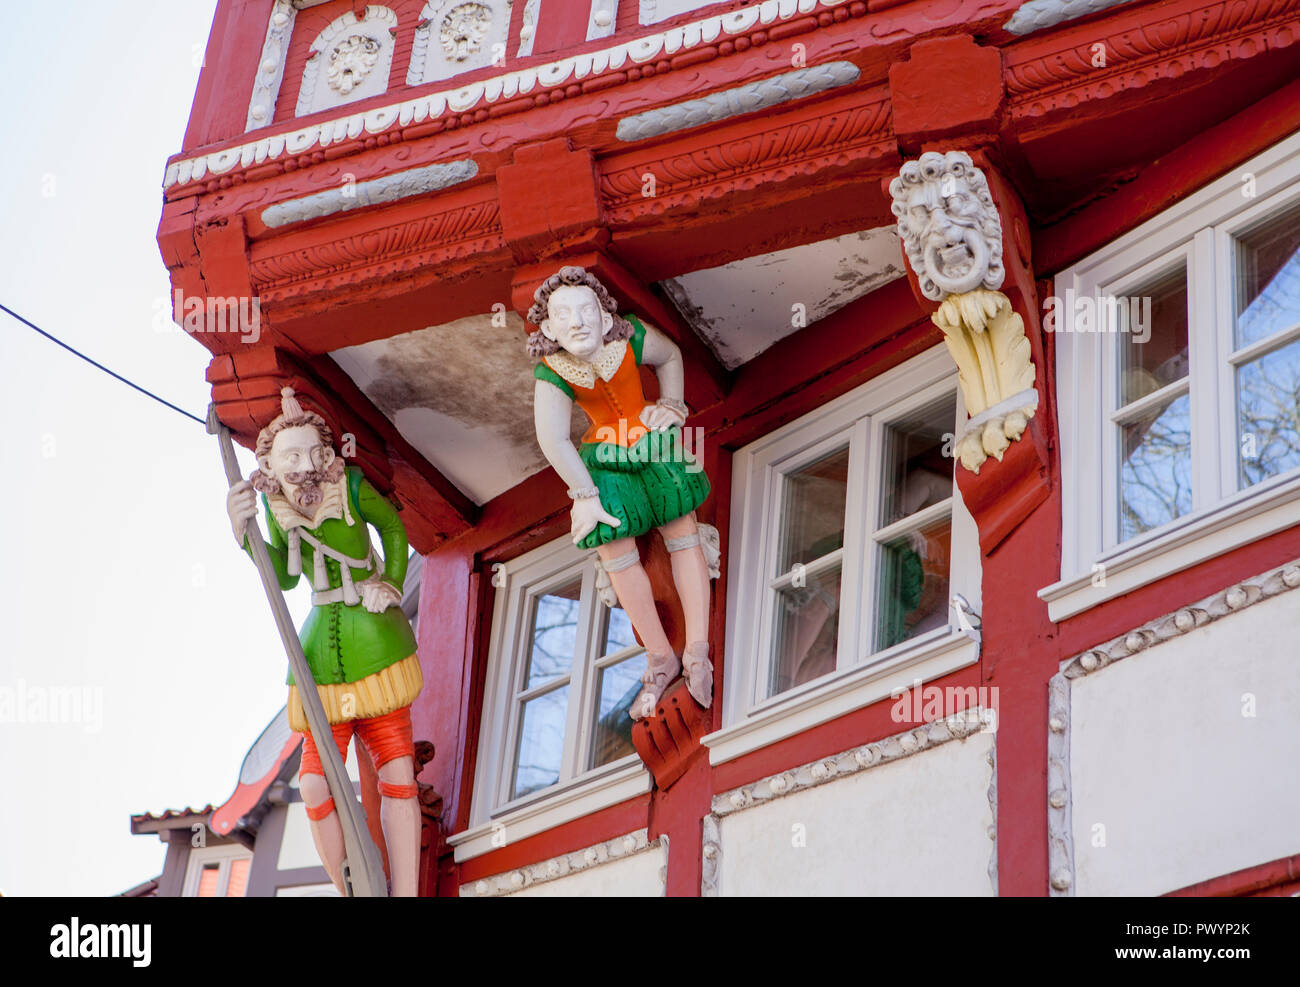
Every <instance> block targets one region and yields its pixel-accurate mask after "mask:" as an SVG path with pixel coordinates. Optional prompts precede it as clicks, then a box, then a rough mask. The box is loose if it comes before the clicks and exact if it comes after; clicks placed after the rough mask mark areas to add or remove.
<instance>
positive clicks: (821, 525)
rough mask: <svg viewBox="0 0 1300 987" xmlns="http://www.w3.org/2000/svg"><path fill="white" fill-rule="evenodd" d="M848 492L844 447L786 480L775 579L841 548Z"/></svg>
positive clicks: (847, 462)
mask: <svg viewBox="0 0 1300 987" xmlns="http://www.w3.org/2000/svg"><path fill="white" fill-rule="evenodd" d="M848 488H849V450H848V447H847V446H845V447H844V448H843V449H839V450H837V451H836V452H833V453H831V454H830V455H829V456H823V457H822V458H821V459H819V460H817V461H816V462H815V463H810V464H809V465H807V466H805V467H804V468H803V469H801V470H799V471H798V472H795V473H788V474H786V477H785V487H784V491H783V492H784V497H783V498H782V504H783V506H782V509H781V532H782V539H781V553H780V557H779V558H778V560H777V571H776V573H775V575H780V574H782V573H784V572H788V571H789V569H790V567H791V566H793V565H794V564H795V563H796V562H812V561H813V560H814V559H819V558H821V557H822V556H823V555H826V554H827V553H829V552H833V551H835V549H837V548H839V547H841V546H842V545H843V544H844V501H845V495H846V494H847V492H848Z"/></svg>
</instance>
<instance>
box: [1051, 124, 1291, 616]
mask: <svg viewBox="0 0 1300 987" xmlns="http://www.w3.org/2000/svg"><path fill="white" fill-rule="evenodd" d="M1247 181H1249V182H1251V183H1253V189H1254V193H1255V194H1254V195H1253V196H1247V195H1245V194H1244V193H1243V189H1244V188H1247V187H1250V186H1247V185H1246V184H1245V183H1246V182H1247ZM1297 204H1300V133H1298V134H1293V135H1292V136H1290V137H1288V138H1286V139H1284V140H1282V141H1280V142H1278V143H1277V144H1275V145H1274V146H1273V147H1271V148H1269V149H1268V150H1267V151H1265V152H1263V153H1261V154H1259V155H1257V156H1256V157H1255V158H1252V159H1251V160H1250V161H1248V162H1246V163H1244V164H1243V165H1241V166H1240V167H1239V168H1236V169H1234V170H1233V171H1232V172H1231V173H1230V174H1228V175H1226V176H1225V177H1223V178H1220V179H1218V180H1216V181H1215V182H1212V183H1211V184H1209V185H1208V186H1206V187H1205V188H1203V189H1201V190H1199V191H1197V192H1194V193H1192V194H1190V195H1188V196H1186V197H1185V198H1183V199H1182V200H1181V201H1179V202H1177V203H1175V204H1174V205H1173V206H1170V207H1169V208H1168V209H1166V210H1164V211H1163V212H1162V213H1160V214H1159V215H1158V216H1156V217H1154V218H1152V219H1151V220H1149V221H1147V222H1146V223H1143V224H1142V225H1141V226H1138V227H1137V228H1135V229H1133V230H1131V231H1129V232H1128V233H1126V234H1124V235H1122V236H1119V237H1117V238H1116V239H1115V240H1113V241H1112V242H1111V243H1109V244H1107V245H1106V246H1105V247H1103V248H1101V249H1100V250H1098V251H1096V252H1094V253H1093V254H1091V255H1089V256H1088V257H1085V258H1084V259H1082V260H1080V261H1079V262H1077V263H1076V264H1074V265H1072V266H1071V267H1069V268H1067V269H1066V270H1064V271H1062V272H1061V273H1060V274H1058V275H1057V277H1056V280H1055V288H1054V291H1055V295H1056V297H1057V298H1058V299H1062V300H1064V301H1067V302H1068V300H1069V299H1071V298H1078V297H1082V296H1085V295H1090V296H1092V297H1099V296H1103V295H1105V294H1115V295H1122V294H1124V291H1125V289H1126V288H1128V287H1131V286H1136V285H1140V284H1141V283H1142V282H1143V281H1146V280H1148V279H1149V278H1150V277H1151V276H1152V275H1154V274H1155V273H1156V272H1158V271H1160V270H1162V269H1163V268H1164V267H1166V266H1170V265H1171V264H1172V262H1173V261H1174V260H1175V259H1176V258H1178V257H1184V258H1185V260H1186V264H1187V279H1188V280H1187V298H1188V367H1189V369H1188V378H1187V379H1188V386H1189V391H1190V394H1191V395H1193V397H1192V399H1191V401H1190V405H1191V428H1192V437H1191V445H1192V452H1191V455H1192V471H1191V475H1192V484H1193V487H1192V509H1191V510H1190V511H1189V512H1187V513H1186V514H1183V515H1181V516H1179V517H1178V518H1175V519H1173V520H1172V521H1169V522H1166V523H1165V524H1163V525H1160V526H1159V527H1156V528H1152V529H1150V530H1148V531H1145V532H1142V533H1141V534H1138V535H1135V536H1134V537H1132V538H1130V539H1127V540H1125V541H1120V540H1119V527H1118V523H1117V521H1118V509H1119V487H1118V474H1119V469H1120V463H1119V450H1118V429H1117V428H1116V427H1115V425H1114V424H1113V421H1112V412H1113V411H1114V410H1115V408H1116V407H1117V405H1116V399H1117V389H1118V385H1119V363H1118V356H1119V348H1118V347H1119V337H1118V334H1114V333H1108V332H1078V331H1075V329H1076V328H1077V320H1076V318H1075V312H1074V311H1073V305H1071V304H1065V305H1063V307H1062V311H1061V316H1062V317H1061V324H1060V325H1057V326H1055V327H1054V328H1055V336H1056V339H1055V347H1056V378H1057V398H1058V405H1057V415H1058V421H1059V424H1060V443H1061V475H1062V483H1061V489H1062V501H1061V512H1062V524H1061V529H1062V537H1061V571H1060V581H1059V582H1057V583H1054V584H1052V585H1051V586H1047V587H1044V588H1043V589H1042V590H1040V591H1039V593H1038V596H1039V597H1040V598H1042V599H1044V600H1045V601H1047V603H1048V607H1049V615H1050V616H1051V619H1052V620H1054V621H1059V620H1063V619H1066V618H1068V617H1070V616H1073V615H1075V614H1077V613H1081V612H1083V611H1084V610H1087V609H1088V608H1090V607H1092V606H1094V605H1096V604H1098V603H1101V602H1104V601H1105V600H1108V599H1112V598H1114V597H1116V596H1119V595H1122V594H1123V593H1127V592H1130V591H1131V590H1133V589H1136V588H1138V587H1140V586H1143V585H1147V584H1149V583H1151V582H1154V581H1155V580H1157V579H1160V578H1163V577H1164V576H1167V575H1171V574H1173V573H1174V572H1177V571H1179V570H1181V569H1184V568H1187V567H1188V566H1190V565H1195V564H1197V563H1199V562H1201V561H1204V560H1206V559H1208V558H1212V557H1214V556H1215V555H1218V554H1221V553H1222V552H1224V551H1227V550H1230V549H1231V548H1234V547H1237V546H1238V545H1241V544H1245V543H1247V542H1249V541H1253V540H1256V539H1258V538H1261V537H1265V536H1267V535H1269V534H1272V533H1274V532H1276V531H1279V530H1282V529H1283V528H1285V527H1289V526H1290V525H1291V524H1293V523H1294V521H1290V522H1288V521H1287V518H1286V511H1285V507H1286V505H1287V504H1289V503H1291V502H1292V501H1294V500H1296V499H1298V498H1300V472H1297V471H1296V470H1291V471H1288V472H1287V473H1283V474H1279V475H1278V476H1274V477H1270V478H1268V479H1266V480H1264V481H1261V482H1260V483H1257V484H1255V485H1254V486H1250V487H1245V488H1242V489H1239V488H1238V484H1237V475H1238V470H1239V468H1240V455H1241V446H1240V441H1239V436H1238V435H1237V406H1236V403H1237V385H1236V367H1238V366H1242V365H1244V364H1245V363H1247V362H1249V361H1250V360H1251V359H1253V358H1256V357H1259V356H1261V355H1263V354H1265V353H1269V352H1274V351H1275V350H1276V349H1279V348H1281V347H1283V346H1285V345H1287V343H1288V342H1291V341H1294V340H1295V339H1300V326H1292V327H1290V328H1288V329H1286V330H1283V331H1280V332H1278V333H1276V334H1274V335H1273V336H1271V337H1269V338H1268V339H1267V340H1264V341H1261V342H1260V343H1257V344H1251V345H1249V346H1246V347H1241V348H1237V347H1236V346H1235V325H1236V314H1235V312H1234V298H1235V282H1234V277H1233V275H1234V271H1233V266H1234V262H1233V250H1234V240H1233V238H1234V237H1235V236H1238V235H1241V234H1242V233H1245V232H1249V231H1250V230H1251V229H1253V228H1255V227H1257V226H1258V225H1260V224H1262V223H1263V222H1266V221H1267V219H1268V217H1270V216H1274V215H1279V214H1281V213H1283V212H1285V211H1286V210H1287V209H1289V208H1292V207H1294V206H1296V205H1297ZM1234 361H1235V362H1234ZM1099 380H1100V381H1101V384H1102V386H1101V387H1100V388H1098V387H1097V386H1096V382H1097V381H1099ZM1228 439H1230V440H1231V450H1230V454H1225V452H1228V451H1229V447H1228V446H1227V445H1225V440H1228Z"/></svg>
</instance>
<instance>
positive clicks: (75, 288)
mask: <svg viewBox="0 0 1300 987" xmlns="http://www.w3.org/2000/svg"><path fill="white" fill-rule="evenodd" d="M214 7H215V2H213V0H206V2H205V0H187V2H185V3H174V2H163V0H136V2H134V3H132V4H130V5H129V8H123V7H122V6H120V5H117V4H106V3H101V2H91V0H75V2H71V3H66V4H58V5H49V4H6V5H5V8H4V9H5V14H6V15H7V16H6V24H5V28H6V29H5V31H4V32H3V35H2V36H0V64H2V65H4V66H5V70H6V72H5V75H6V78H7V79H8V80H9V85H7V86H6V87H5V97H4V98H5V99H7V100H8V102H9V105H8V106H7V107H6V110H7V112H5V113H4V121H5V124H4V125H5V136H4V138H3V141H2V142H0V190H3V194H2V195H0V210H2V211H0V218H2V222H0V229H3V231H4V236H3V240H2V241H0V303H3V304H4V305H6V306H8V307H9V308H12V309H14V310H15V311H17V312H19V313H20V314H22V315H24V316H25V317H27V318H28V319H31V320H32V321H33V322H35V323H37V324H38V325H40V326H41V327H42V328H43V329H45V330H47V331H49V332H52V333H54V334H55V335H57V336H60V337H61V338H62V339H64V340H66V341H67V342H68V343H70V344H71V345H73V346H76V347H77V348H78V349H81V350H82V351H83V352H86V353H88V354H89V355H91V356H93V357H95V358H96V359H98V360H100V361H101V362H102V363H105V364H107V365H109V366H110V367H112V368H113V369H114V370H115V371H117V372H118V373H121V374H123V375H124V376H127V377H129V378H131V379H133V380H135V381H137V382H138V383H140V384H141V385H143V386H145V387H147V388H149V389H150V390H153V391H155V392H156V393H158V394H160V395H162V396H163V397H165V398H167V399H168V400H169V401H171V402H173V403H174V404H177V405H179V406H181V407H183V408H185V409H187V410H189V411H191V412H193V413H194V414H196V415H199V416H200V417H202V416H204V415H205V413H206V409H207V405H208V401H209V400H210V392H209V389H208V385H207V383H206V381H205V380H204V370H205V368H206V366H207V363H208V352H207V350H205V349H204V348H203V347H202V346H201V345H200V344H199V343H198V342H197V341H195V340H194V339H192V338H190V337H188V336H186V335H185V333H183V332H182V331H180V330H179V329H178V328H174V327H173V328H174V331H173V332H160V331H159V325H158V323H159V321H160V320H159V319H158V318H157V313H158V312H159V310H160V308H161V307H162V305H164V304H165V299H166V298H167V296H168V293H169V290H170V288H169V284H168V280H167V271H166V269H165V268H164V266H163V263H162V261H161V259H160V257H159V254H158V246H157V242H156V240H155V236H156V233H157V227H158V219H159V215H160V211H161V208H162V193H161V179H162V174H163V167H164V164H165V162H166V159H167V156H168V155H169V154H172V153H175V152H176V151H179V150H180V146H181V137H182V136H183V134H184V130H185V123H186V120H187V118H188V116H189V110H190V101H191V99H192V98H193V94H194V88H195V84H196V81H197V79H198V72H199V62H200V60H201V59H202V57H203V50H204V47H205V45H206V43H207V38H208V30H209V28H210V26H211V21H212V13H213V9H214ZM127 9H129V12H130V13H129V16H128V15H126V14H124V10H127ZM0 375H2V376H3V387H0V411H2V415H3V417H2V419H0V420H3V422H4V442H3V448H4V450H5V452H6V453H7V459H8V466H9V469H8V470H6V477H5V480H4V483H3V487H2V488H0V491H2V492H0V507H3V512H4V523H3V531H4V532H5V535H4V542H3V552H4V565H3V572H4V575H3V577H0V600H2V602H0V615H3V630H2V633H3V638H0V892H3V893H4V894H6V895H34V894H85V895H106V894H114V893H116V892H119V891H122V890H124V889H126V888H128V887H130V886H132V885H134V884H137V883H139V882H141V881H145V880H147V879H149V878H151V877H154V876H156V875H157V874H159V873H160V871H161V869H162V863H163V856H164V848H163V845H162V844H161V843H160V842H159V841H158V839H157V838H156V837H153V836H132V835H130V829H129V823H130V816H131V815H132V814H133V813H138V812H143V811H152V812H161V811H162V810H164V809H167V808H180V807H184V806H196V807H197V806H202V805H204V804H206V803H208V802H212V803H216V804H220V803H221V802H222V801H224V800H225V799H226V798H227V797H228V796H229V795H230V793H231V792H232V791H233V790H234V787H235V782H236V778H237V775H238V771H239V765H240V762H241V760H242V759H243V756H244V754H245V752H246V751H247V750H248V747H249V745H250V744H251V743H252V742H253V740H254V739H256V737H257V735H258V733H259V732H260V731H261V730H262V728H263V727H264V726H265V725H266V723H267V722H268V721H269V720H270V719H271V717H272V716H273V715H274V714H275V713H276V711H277V710H278V709H279V708H280V706H281V705H283V703H284V699H285V688H284V685H283V682H284V674H285V664H286V663H285V657H284V653H283V651H282V649H281V647H280V644H279V638H278V637H277V635H276V631H275V626H274V624H273V622H272V620H271V616H270V611H269V609H268V607H267V604H266V601H265V598H264V596H263V595H262V589H261V584H260V582H259V580H258V578H257V574H256V571H255V569H254V568H253V564H252V562H251V561H250V560H249V559H248V558H247V557H246V556H245V555H243V554H242V553H241V552H240V551H239V550H238V548H237V547H236V545H235V543H234V539H233V538H232V536H231V534H230V528H229V522H228V521H227V519H226V514H225V489H226V483H225V478H224V475H223V473H222V470H221V462H220V457H219V455H218V451H217V445H216V441H215V440H214V439H213V438H212V437H210V436H208V435H207V434H206V433H205V432H204V430H203V428H202V426H200V425H198V424H196V423H194V422H192V421H189V420H187V419H185V418H183V417H181V416H180V415H178V414H176V413H175V412H173V411H170V410H168V409H166V408H164V407H163V406H161V405H159V404H157V403H155V402H153V401H151V400H149V399H148V398H146V397H144V396H142V395H140V394H138V393H136V392H135V391H132V390H131V389H129V388H127V387H126V386H124V385H123V384H121V383H119V382H117V381H115V380H113V379H111V378H109V377H107V376H105V375H104V374H103V373H101V372H100V371H98V370H96V369H94V368H93V367H91V366H89V365H87V364H85V363H83V362H81V361H80V360H78V359H77V358H76V357H74V356H72V355H71V354H69V353H67V352H66V351H64V350H62V349H60V348H59V347H57V346H55V345H54V344H53V343H51V342H49V341H48V340H45V339H43V338H41V337H40V336H38V335H36V334H35V333H33V332H32V331H31V330H30V329H27V328H26V327H24V326H22V325H21V324H19V323H16V322H14V321H13V320H12V319H10V318H9V317H8V316H7V315H4V314H3V313H0ZM242 462H243V464H244V467H245V473H247V472H248V471H249V470H250V469H251V468H252V459H251V456H249V455H248V454H247V453H244V454H243V458H242ZM306 592H307V591H306V590H304V589H303V588H301V587H300V588H299V589H298V590H297V591H295V594H294V595H293V598H292V599H291V601H290V605H291V609H292V610H293V612H294V615H295V620H298V621H300V620H301V618H302V617H303V616H305V614H306V612H307V610H308V609H309V602H308V600H307V598H306ZM56 688H57V689H64V690H68V689H71V690H75V694H76V695H78V696H80V697H82V698H84V699H87V700H89V701H88V702H86V703H85V705H84V708H83V709H82V710H81V712H80V719H81V722H70V723H59V722H48V719H49V715H48V713H46V714H45V719H46V720H47V722H31V720H32V719H33V718H34V717H35V718H40V716H41V712H40V703H41V698H42V696H46V697H48V694H49V693H48V691H49V690H51V689H56ZM15 705H16V706H17V708H15Z"/></svg>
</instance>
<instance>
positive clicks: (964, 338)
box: [930, 289, 1038, 473]
mask: <svg viewBox="0 0 1300 987" xmlns="http://www.w3.org/2000/svg"><path fill="white" fill-rule="evenodd" d="M930 318H931V319H932V321H933V322H934V324H935V325H937V326H938V327H939V328H940V329H941V330H942V331H943V341H944V342H945V343H946V344H947V346H948V352H949V353H951V354H952V358H953V362H955V363H956V364H957V379H958V381H960V383H961V391H962V396H963V397H964V398H965V400H966V413H967V414H968V415H970V420H969V421H968V422H967V424H966V429H965V431H963V432H962V434H961V436H959V437H958V439H957V443H956V446H955V447H954V450H953V455H954V456H956V457H957V459H958V460H960V461H961V464H962V465H963V466H965V467H966V468H967V469H968V470H970V471H971V472H972V473H979V471H980V467H981V466H982V465H984V462H985V461H986V460H987V459H988V458H989V456H992V457H993V458H994V459H996V460H998V461H999V462H1001V460H1002V454H1003V453H1004V452H1006V451H1007V447H1008V446H1009V445H1010V444H1011V443H1012V442H1014V441H1016V439H1018V438H1020V436H1021V435H1023V434H1024V431H1025V428H1026V427H1027V426H1028V424H1029V419H1030V418H1032V417H1033V416H1034V412H1035V411H1036V410H1037V408H1038V392H1037V391H1035V390H1034V364H1033V361H1032V360H1031V359H1030V350H1029V340H1028V339H1027V338H1026V336H1025V324H1024V321H1023V320H1022V319H1021V318H1020V316H1019V315H1017V314H1016V312H1015V310H1014V309H1013V308H1012V307H1011V302H1010V300H1009V299H1008V298H1007V296H1006V295H1004V294H1002V292H1000V291H987V290H984V289H980V290H977V291H968V292H966V293H964V294H961V295H949V296H948V297H947V298H946V299H944V301H943V304H941V305H940V306H939V311H937V312H935V313H934V315H932V316H931V317H930Z"/></svg>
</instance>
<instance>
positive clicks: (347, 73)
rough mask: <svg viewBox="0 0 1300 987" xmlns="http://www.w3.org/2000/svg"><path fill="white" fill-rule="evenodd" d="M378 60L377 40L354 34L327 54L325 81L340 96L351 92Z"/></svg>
mask: <svg viewBox="0 0 1300 987" xmlns="http://www.w3.org/2000/svg"><path fill="white" fill-rule="evenodd" d="M377 61H379V42H378V41H376V40H375V39H374V38H367V37H366V36H365V35H364V34H354V35H352V36H351V37H348V38H345V39H344V40H342V41H340V42H339V43H338V44H336V45H335V46H334V49H333V50H332V51H331V52H330V54H329V69H328V74H327V76H326V81H327V82H328V83H329V87H330V88H331V89H333V90H334V91H335V92H336V93H338V94H339V95H341V96H346V95H347V94H348V93H350V92H352V90H353V89H355V88H356V87H357V85H358V84H359V83H360V82H361V81H362V80H363V79H365V77H366V76H368V75H369V74H370V72H371V70H372V69H374V67H375V62H377Z"/></svg>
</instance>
